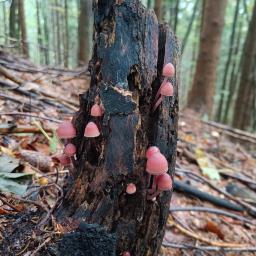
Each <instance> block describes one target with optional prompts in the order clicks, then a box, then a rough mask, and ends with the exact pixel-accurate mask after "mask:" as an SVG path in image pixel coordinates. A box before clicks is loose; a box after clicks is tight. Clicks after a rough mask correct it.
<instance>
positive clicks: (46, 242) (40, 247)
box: [30, 237, 52, 256]
mask: <svg viewBox="0 0 256 256" xmlns="http://www.w3.org/2000/svg"><path fill="white" fill-rule="evenodd" d="M51 239H52V238H51V237H47V238H46V239H45V240H44V242H43V243H42V244H40V245H39V246H38V247H37V248H36V250H35V251H34V252H33V253H31V254H30V256H36V254H37V253H38V252H39V251H40V250H41V249H42V248H43V247H44V246H45V245H47V244H48V243H49V242H50V241H51Z"/></svg>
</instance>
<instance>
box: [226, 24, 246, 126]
mask: <svg viewBox="0 0 256 256" xmlns="http://www.w3.org/2000/svg"><path fill="white" fill-rule="evenodd" d="M242 29H243V22H242V21H240V22H239V27H238V32H237V35H236V44H235V49H234V54H233V59H232V65H231V66H232V70H231V74H230V80H229V88H228V96H227V103H226V106H225V111H224V118H223V122H224V123H226V124H230V123H232V122H230V121H232V120H231V118H232V114H233V112H232V111H233V107H231V106H232V104H233V103H234V95H235V92H236V88H237V85H238V82H239V77H240V73H241V70H240V66H241V63H242V61H241V57H240V58H239V59H238V58H237V56H239V53H240V52H241V51H242V49H241V45H242ZM230 116H231V118H230Z"/></svg>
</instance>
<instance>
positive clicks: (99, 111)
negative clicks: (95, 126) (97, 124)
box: [91, 104, 103, 117]
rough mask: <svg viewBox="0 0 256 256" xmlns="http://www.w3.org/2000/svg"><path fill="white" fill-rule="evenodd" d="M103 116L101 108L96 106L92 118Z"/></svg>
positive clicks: (93, 108)
mask: <svg viewBox="0 0 256 256" xmlns="http://www.w3.org/2000/svg"><path fill="white" fill-rule="evenodd" d="M102 115H103V109H102V108H101V106H100V105H98V104H94V105H93V106H92V108H91V116H95V117H98V116H102Z"/></svg>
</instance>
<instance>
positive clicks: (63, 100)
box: [0, 65, 78, 110]
mask: <svg viewBox="0 0 256 256" xmlns="http://www.w3.org/2000/svg"><path fill="white" fill-rule="evenodd" d="M0 74H2V75H3V76H5V77H6V78H8V79H9V80H11V81H13V82H15V83H16V84H18V85H20V86H23V85H25V84H31V85H32V86H31V91H33V92H34V93H37V94H38V93H39V94H42V95H44V96H46V97H48V98H52V99H54V100H56V101H57V102H59V103H61V104H64V105H66V106H67V107H69V108H70V109H73V110H77V107H78V105H77V102H75V101H73V100H70V99H67V98H64V97H61V96H59V97H57V96H56V94H53V93H50V92H47V91H45V90H43V89H42V88H41V87H40V86H39V85H38V84H36V83H32V82H30V81H25V80H23V79H21V78H20V77H18V76H14V75H13V74H12V73H11V72H9V71H8V70H7V69H6V68H4V67H3V66H1V65H0Z"/></svg>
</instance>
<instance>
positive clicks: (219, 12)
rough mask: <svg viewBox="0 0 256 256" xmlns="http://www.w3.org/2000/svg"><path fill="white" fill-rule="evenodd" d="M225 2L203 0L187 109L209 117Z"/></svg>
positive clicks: (221, 0) (225, 0)
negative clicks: (200, 28) (197, 51)
mask: <svg viewBox="0 0 256 256" xmlns="http://www.w3.org/2000/svg"><path fill="white" fill-rule="evenodd" d="M226 4H227V0H215V1H212V0H205V5H204V11H203V23H202V32H201V37H200V50H199V55H198V59H197V65H196V72H195V76H194V81H193V85H192V89H191V91H190V93H189V97H188V107H190V108H192V109H194V110H196V111H201V112H202V113H207V114H208V115H211V112H212V107H213V95H214V91H215V82H216V69H217V64H218V57H219V51H220V41H221V34H222V28H223V25H224V14H225V9H226Z"/></svg>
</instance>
